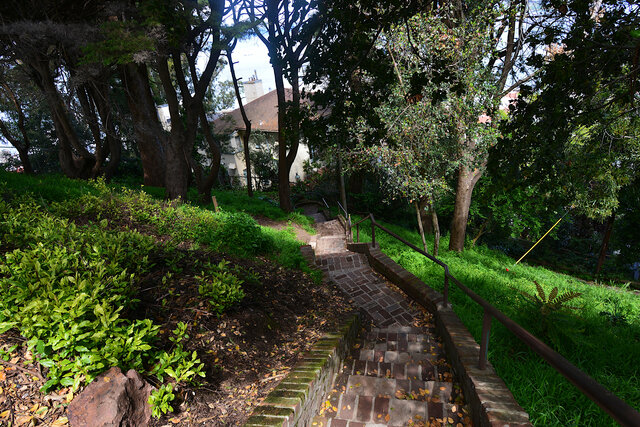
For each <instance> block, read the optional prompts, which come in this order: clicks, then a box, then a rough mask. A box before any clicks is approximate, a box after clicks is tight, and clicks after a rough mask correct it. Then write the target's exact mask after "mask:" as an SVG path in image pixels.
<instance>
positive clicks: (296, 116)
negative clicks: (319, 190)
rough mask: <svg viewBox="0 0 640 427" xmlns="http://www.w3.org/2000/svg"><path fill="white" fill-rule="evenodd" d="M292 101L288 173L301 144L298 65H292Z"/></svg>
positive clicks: (289, 121)
mask: <svg viewBox="0 0 640 427" xmlns="http://www.w3.org/2000/svg"><path fill="white" fill-rule="evenodd" d="M291 68H292V69H291V101H292V104H293V114H292V113H291V112H289V116H290V117H289V120H288V124H289V127H290V129H289V131H290V132H289V133H290V135H291V139H290V141H288V143H289V152H288V153H287V175H288V174H289V173H290V172H291V166H292V165H293V162H294V161H295V160H296V156H297V155H298V147H299V146H300V81H299V76H298V67H297V66H292V67H291Z"/></svg>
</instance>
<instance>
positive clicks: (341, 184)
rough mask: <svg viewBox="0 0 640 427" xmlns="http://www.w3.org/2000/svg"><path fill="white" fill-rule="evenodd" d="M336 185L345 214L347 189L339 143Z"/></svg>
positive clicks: (347, 209)
mask: <svg viewBox="0 0 640 427" xmlns="http://www.w3.org/2000/svg"><path fill="white" fill-rule="evenodd" d="M337 163H338V165H337V166H338V170H337V172H338V187H339V189H340V201H341V202H342V208H343V209H344V211H345V214H348V213H349V208H348V207H347V191H346V189H345V188H344V173H343V171H342V155H341V154H340V145H338V158H337ZM346 219H348V218H346Z"/></svg>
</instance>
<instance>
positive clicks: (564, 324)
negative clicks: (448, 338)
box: [353, 217, 640, 426]
mask: <svg viewBox="0 0 640 427" xmlns="http://www.w3.org/2000/svg"><path fill="white" fill-rule="evenodd" d="M353 221H354V222H355V221H356V218H355V217H354V218H353ZM385 226H387V227H388V228H390V229H391V230H392V231H394V232H395V233H397V234H399V235H400V236H401V237H403V238H404V239H406V240H408V241H410V242H412V243H414V244H415V245H417V246H418V247H420V246H421V241H420V237H419V235H418V233H417V232H414V231H411V230H408V229H405V228H402V227H398V226H395V225H392V224H385ZM354 239H355V231H354ZM360 239H361V241H371V236H370V223H369V222H365V223H363V224H362V226H361V229H360ZM447 239H448V238H447V237H446V236H445V237H444V238H443V241H442V242H441V244H440V248H441V252H440V256H439V258H440V259H441V260H442V261H444V262H445V263H447V264H448V265H449V268H450V271H451V273H452V274H453V275H454V276H456V277H457V278H458V279H459V280H460V281H461V282H462V283H464V284H465V285H466V286H468V287H470V288H471V289H472V290H473V291H474V292H476V293H477V294H479V295H480V296H481V297H482V298H484V299H485V300H487V301H488V302H490V303H491V304H493V305H494V306H496V307H497V308H498V309H500V310H501V311H502V312H504V313H505V314H506V315H507V316H509V317H511V318H512V319H513V320H515V321H516V322H518V323H519V324H520V325H522V326H523V327H524V328H526V329H528V330H530V331H531V332H532V333H534V335H537V336H538V338H540V339H543V340H544V341H546V343H547V344H549V345H550V346H552V347H554V348H556V349H557V350H558V351H559V352H560V353H561V354H562V355H563V356H564V357H566V358H567V359H569V360H570V361H571V362H572V363H573V364H574V365H576V366H578V367H579V368H580V369H581V370H583V371H584V372H586V373H587V374H589V375H590V376H592V377H593V378H594V379H595V380H596V381H598V382H600V383H601V384H603V385H604V386H605V387H607V388H608V389H609V390H611V391H612V392H614V393H615V394H616V395H617V396H618V397H620V398H621V399H623V400H625V401H626V402H627V403H629V404H630V405H632V406H634V407H635V408H636V409H640V387H638V384H639V383H640V367H639V366H638V363H637V360H640V299H639V298H638V295H636V294H635V293H633V292H630V291H628V290H626V289H615V288H609V287H605V286H594V285H591V284H588V283H585V282H582V281H580V280H578V279H576V278H574V277H571V276H568V275H564V274H558V273H554V272H552V271H549V270H547V269H544V268H542V267H534V266H528V265H526V260H525V263H521V264H518V265H514V262H515V261H514V259H513V258H510V257H508V256H506V255H504V254H502V253H501V252H498V251H494V250H491V249H488V248H487V247H485V246H476V247H473V248H472V247H468V248H467V249H466V250H465V251H464V252H462V253H457V252H449V251H447V250H446V248H447V244H448V242H447ZM376 242H379V244H380V247H381V249H382V251H383V252H385V253H386V254H387V255H388V256H390V257H391V258H392V259H394V260H395V261H396V262H398V263H399V264H400V265H402V266H403V267H404V268H406V269H407V270H409V271H411V272H412V273H414V274H415V275H417V276H418V277H419V278H420V279H421V280H422V281H424V282H425V283H426V284H427V285H429V286H431V287H433V288H434V289H436V290H438V291H442V288H443V270H442V268H441V267H439V266H437V265H436V264H434V263H433V262H431V261H429V260H427V259H426V258H425V257H423V256H422V255H420V254H418V253H416V252H414V251H412V250H411V249H409V248H407V247H406V246H404V245H403V244H402V243H400V242H398V241H397V240H395V239H393V238H392V237H391V236H388V235H386V234H385V233H384V232H376ZM432 245H433V242H432V241H431V242H429V246H430V247H431V246H432ZM443 248H444V249H443ZM535 282H537V283H538V284H539V286H540V288H541V289H542V292H543V293H544V295H543V294H541V293H540V291H539V289H537V287H536V285H535ZM523 292H524V293H528V294H529V296H530V297H524V296H523ZM578 294H580V295H578ZM450 300H451V302H452V305H453V309H454V311H455V312H456V313H457V314H458V316H459V317H460V318H461V320H462V321H463V323H464V324H465V325H466V326H467V328H469V330H470V332H471V333H472V334H473V335H474V337H475V339H476V341H478V342H479V340H480V335H481V331H482V309H481V308H480V306H478V305H477V304H475V303H474V302H473V301H471V300H470V299H469V298H468V297H467V296H466V295H464V294H463V293H462V292H461V291H459V290H457V289H456V287H455V285H452V286H451V288H450ZM560 300H562V304H559V303H560ZM565 300H566V301H565ZM556 303H558V304H556ZM569 307H575V308H577V309H571V308H569ZM489 360H490V361H491V363H492V364H493V366H494V367H495V369H496V371H497V372H498V374H499V375H500V376H501V377H502V378H503V379H504V380H505V382H506V383H507V385H508V387H509V388H510V390H511V391H512V392H513V394H514V396H515V398H516V400H517V401H518V402H519V403H520V404H521V405H522V406H523V407H524V409H525V410H526V411H527V412H529V414H530V416H531V420H532V422H533V423H534V424H535V425H541V426H548V425H562V426H567V425H579V426H604V425H616V423H615V422H614V421H613V420H612V419H611V418H610V417H609V416H608V415H606V414H605V413H604V412H603V411H601V410H600V409H599V408H598V407H597V405H596V404H595V403H592V402H591V401H590V400H589V399H588V398H586V397H585V396H583V395H582V393H580V392H579V391H578V390H577V389H576V388H575V387H574V386H573V385H571V384H570V383H569V382H568V381H567V380H565V379H564V378H563V377H562V376H561V375H560V374H558V373H557V372H556V371H555V370H554V369H553V368H551V367H550V366H548V365H547V364H546V363H545V362H544V361H543V360H542V359H540V358H539V357H538V356H537V355H535V354H534V353H532V352H531V351H530V350H529V349H528V348H527V347H526V346H525V345H524V344H522V343H521V342H520V341H519V340H518V339H517V338H515V337H514V336H513V335H512V334H511V333H510V332H509V331H508V330H506V328H504V327H503V326H502V325H501V324H499V323H498V322H497V321H494V322H493V326H492V330H491V336H490V344H489Z"/></svg>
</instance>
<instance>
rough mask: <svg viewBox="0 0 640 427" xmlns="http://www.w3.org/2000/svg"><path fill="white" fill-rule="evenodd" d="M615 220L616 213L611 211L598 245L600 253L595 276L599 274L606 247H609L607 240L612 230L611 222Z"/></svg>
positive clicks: (605, 255)
mask: <svg viewBox="0 0 640 427" xmlns="http://www.w3.org/2000/svg"><path fill="white" fill-rule="evenodd" d="M615 220H616V213H615V212H614V213H612V214H611V216H610V217H609V219H607V229H606V231H605V232H604V238H603V239H602V246H601V247H600V255H599V256H598V265H597V266H596V276H597V275H598V274H600V271H601V270H602V265H603V264H604V260H605V259H606V257H607V248H608V247H609V240H610V239H611V232H612V231H613V222H614V221H615Z"/></svg>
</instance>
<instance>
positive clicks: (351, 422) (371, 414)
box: [311, 393, 468, 427]
mask: <svg viewBox="0 0 640 427" xmlns="http://www.w3.org/2000/svg"><path fill="white" fill-rule="evenodd" d="M465 417H468V414H467V413H466V409H463V407H461V406H460V405H456V404H451V403H443V402H426V401H419V400H409V399H396V398H393V397H384V396H364V395H356V394H350V393H347V394H343V395H341V396H340V399H339V402H338V408H337V412H332V413H330V414H325V415H323V416H321V417H317V418H316V419H314V420H313V422H312V423H311V425H312V426H324V427H332V426H333V427H335V426H347V427H348V426H360V425H362V426H371V427H373V426H406V425H414V424H418V425H425V424H426V422H427V421H428V420H429V419H430V418H435V419H436V420H439V421H440V422H441V423H442V424H437V425H449V424H452V425H456V423H458V422H463V420H464V418H465ZM449 418H450V419H449ZM443 420H446V421H444V422H443ZM314 423H317V424H314ZM356 423H363V424H356ZM420 423H422V424H420ZM427 425H428V424H427ZM467 425H468V424H467Z"/></svg>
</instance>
